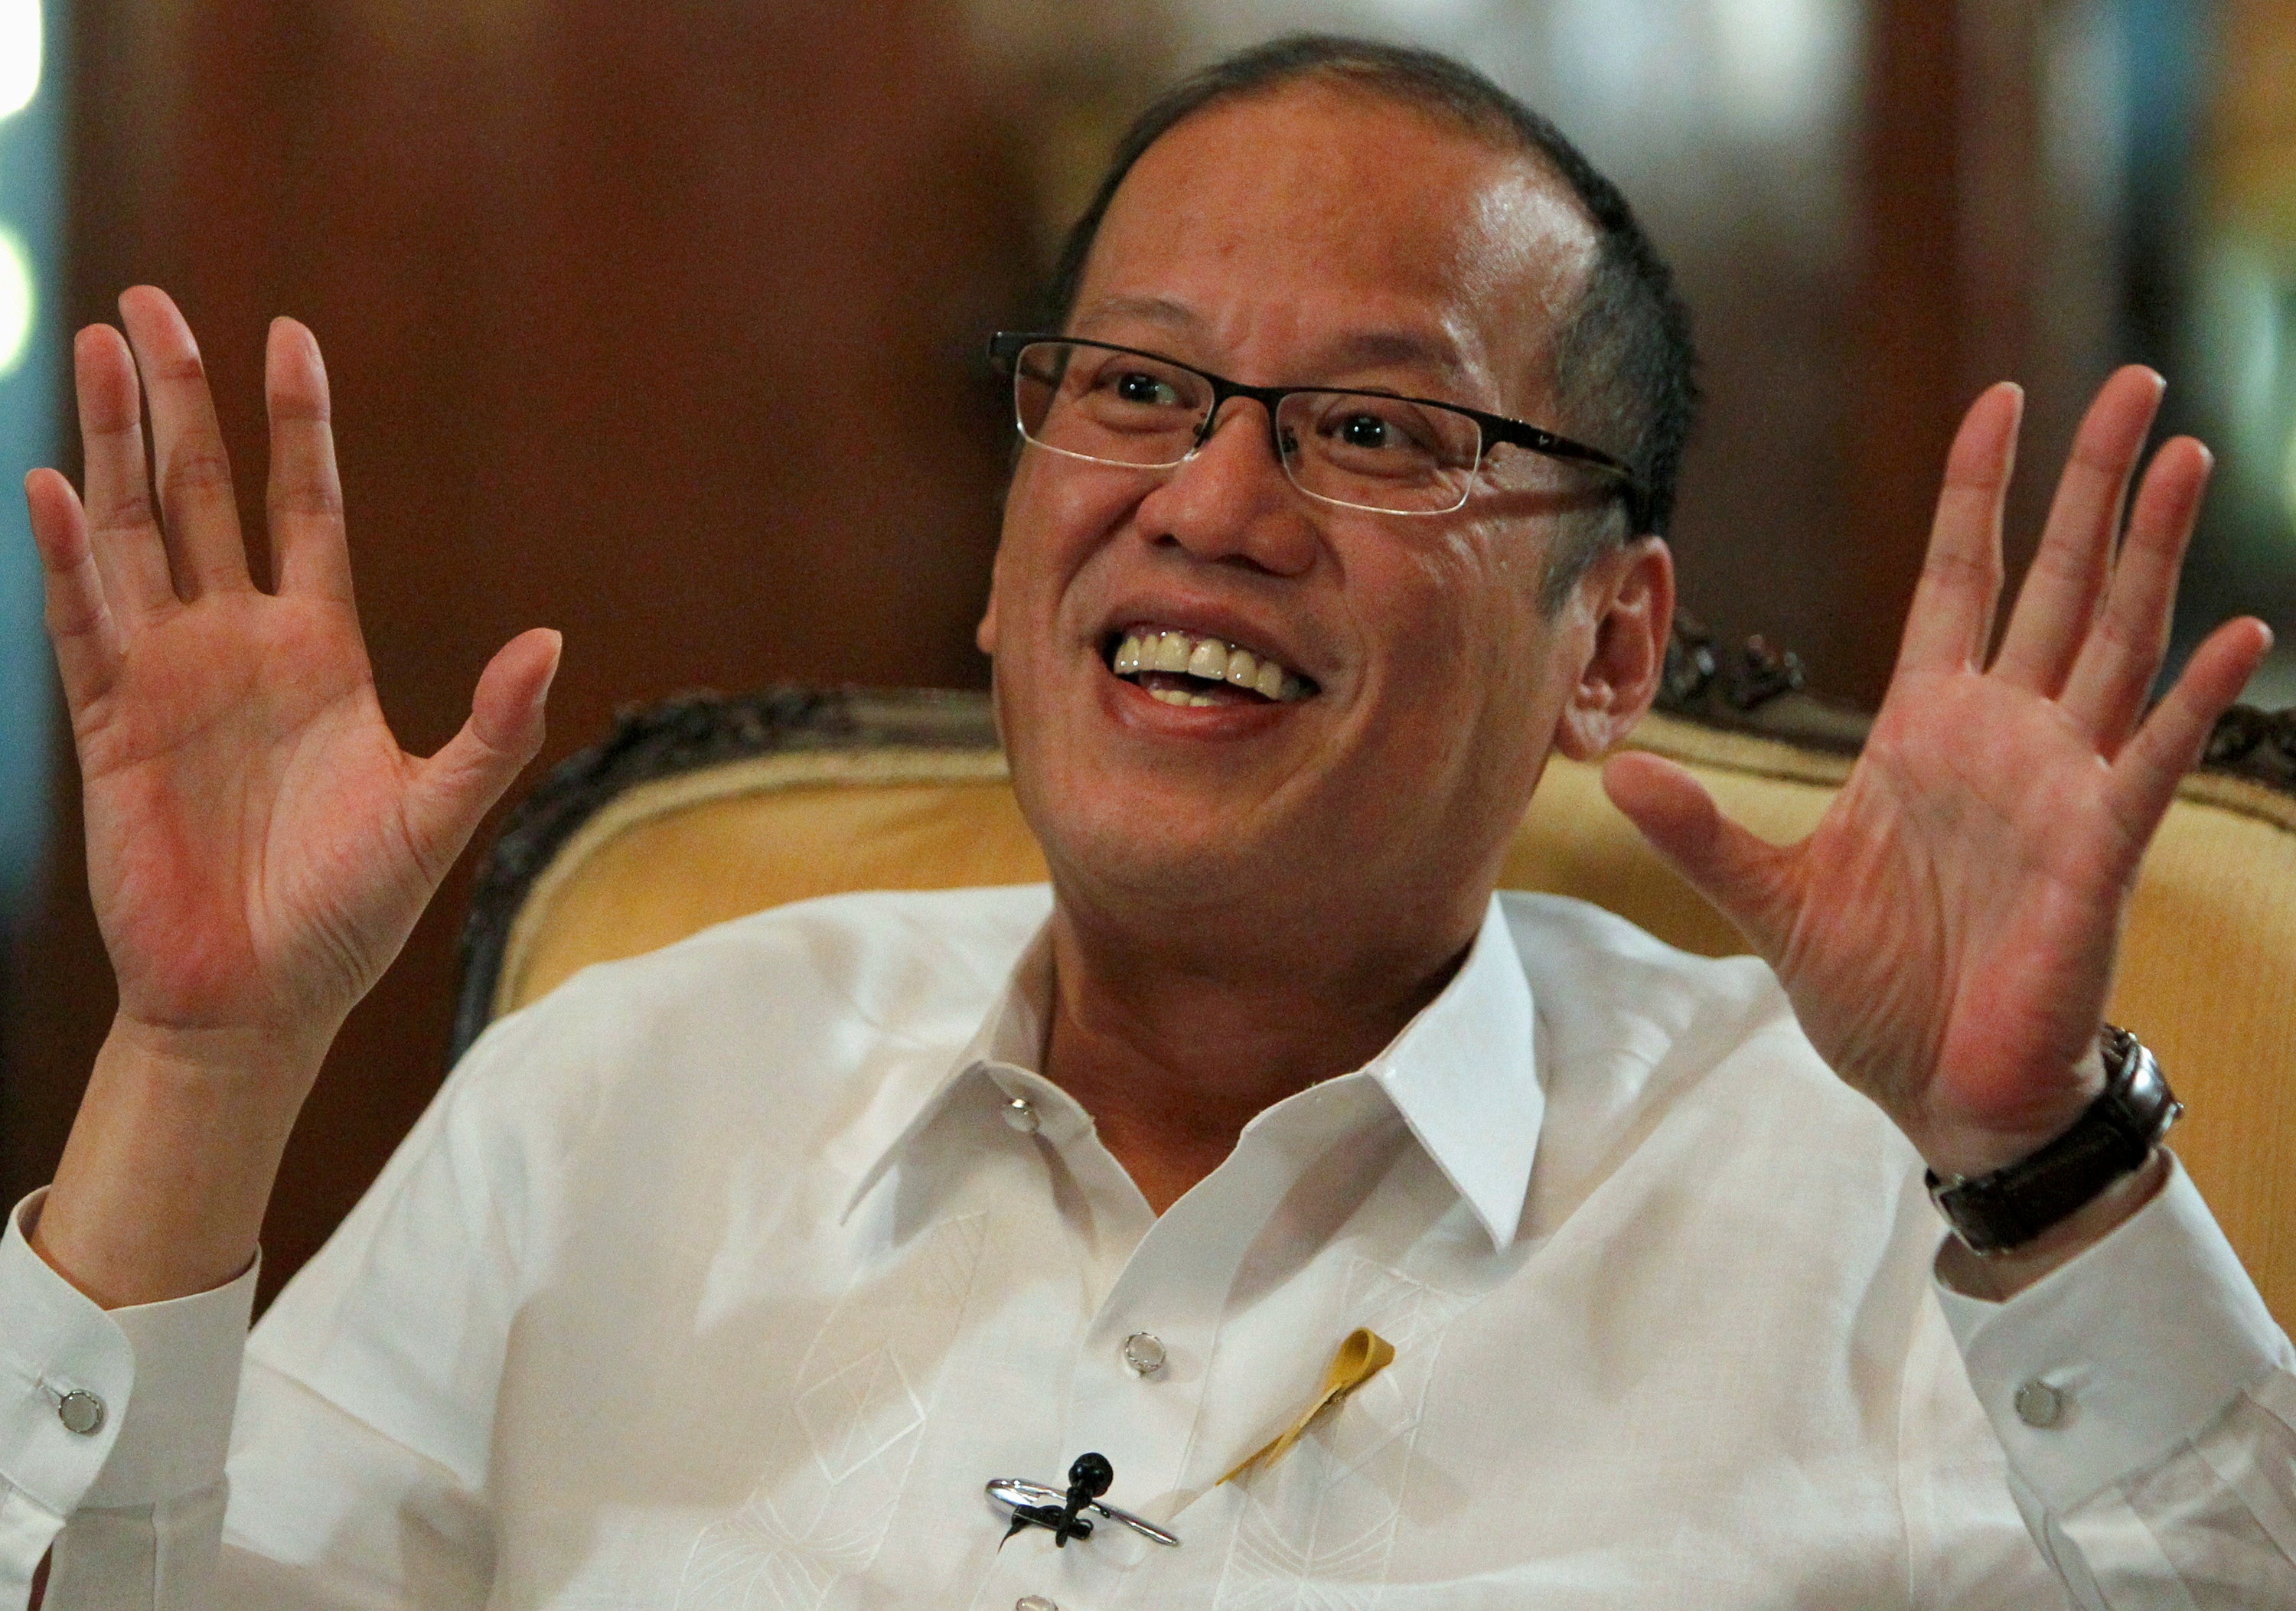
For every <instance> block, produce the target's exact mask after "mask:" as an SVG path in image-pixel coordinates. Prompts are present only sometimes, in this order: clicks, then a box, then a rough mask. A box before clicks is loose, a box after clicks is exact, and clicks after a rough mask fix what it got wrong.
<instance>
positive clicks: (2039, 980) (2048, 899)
mask: <svg viewBox="0 0 2296 1611" xmlns="http://www.w3.org/2000/svg"><path fill="white" fill-rule="evenodd" d="M2160 397H2161V381H2160V378H2159V377H2158V376H2157V375H2155V374H2152V373H2151V372H2150V371H2148V370H2144V369H2137V368H2130V369H2124V370H2122V371H2120V373H2119V374H2115V375H2114V376H2113V377H2112V380H2111V381H2110V382H2107V383H2106V385H2105V386H2104V388H2103V390H2101V391H2100V392H2099V393H2098V395H2097V399H2096V400H2095V403H2094V404H2093V405H2092V406H2091V407H2090V409H2089V412H2088V415H2087V419H2086V420H2085V421H2084V422H2083V423H2082V425H2081V429H2080V432H2079V437H2078V439H2077V440H2076V441H2075V443H2074V447H2073V452H2072V456H2071V462H2070V463H2069V464H2068V465H2067V466H2066V469H2065V473H2064V475H2063V477H2062V480H2061V481H2059V483H2058V487H2057V492H2056V497H2055V501H2054V505H2053V506H2052V508H2051V510H2050V514H2049V519H2048V524H2047V526H2046V530H2045V531H2044V533H2043V536H2042V539H2041V545H2040V548H2039V551H2038V555H2037V556H2036V557H2035V560H2034V563H2033V567H2032V571H2031V572H2030V576H2029V577H2028V579H2027V580H2026V583H2025V586H2024V588H2023V590H2022V592H2021V596H2020V597H2019V598H2018V601H2017V604H2016V609H2015V612H2014V613H2013V615H2012V617H2011V619H2010V623H2009V629H2008V631H2007V633H2006V635H2005V638H2004V641H2003V645H2002V648H2001V652H2000V653H1999V654H1998V655H1997V657H1996V658H1995V659H1994V661H1993V662H1992V664H1991V666H1990V667H1988V666H1987V664H1986V652H1987V645H1988V644H1989V641H1990V638H1991V636H1992V626H1993V621H1994V610H1995V606H1996V604H1997V601H1998V598H1999V596H2000V592H2001V585H2002V560H2001V522H2002V506H2003V501H2004V498H2005V495H2006V492H2007V489H2008V485H2009V478H2010V473H2011V468H2012V465H2013V461H2014V457H2015V445H2016V437H2017V426H2018V420H2019V416H2020V414H2021V405H2022V398H2021V394H2020V393H2019V392H2018V390H2016V389H2015V388H2014V387H2013V386H2006V385H2004V386H1997V387H1995V388H1993V389H1992V390H1989V391H1988V392H1987V393H1986V394H1985V395H1984V396H1983V397H1981V398H1980V399H1978V401H1977V403H1976V404H1975V405H1974V406H1973V407H1972V408H1971V409H1970V411H1969V415H1968V416H1967V418H1966V419H1965V420H1964V422H1963V424H1962V427H1961V431H1960V433H1959V435H1958V436H1957V438H1956V440H1955V443H1954V447H1953V451H1952V455H1951V456H1950V459H1949V460H1948V464H1947V468H1946V477H1945V488H1944V491H1943V494H1942V495H1941V497H1940V498H1939V504H1938V511H1937V519H1936V524H1935V527H1934V529H1933V531H1932V534H1931V540H1930V549H1929V559H1928V563H1927V566H1926V568H1925V570H1924V571H1923V577H1922V580H1921V584H1920V587H1919V589H1918V590H1917V592H1916V594H1915V600H1914V605H1913V610H1912V612H1911V614H1910V616H1909V617H1908V620H1907V626H1906V633H1905V638H1904V643H1903V645H1902V648H1901V650H1900V652H1899V655H1898V665H1897V670H1896V672H1895V674H1894V675H1893V677H1892V678H1891V681H1890V688H1889V692H1888V695H1887V696H1886V697H1885V698H1884V700H1883V702H1882V709H1881V711H1880V713H1879V715H1878V716H1877V718H1876V719H1875V721H1874V729H1873V732H1872V735H1871V736H1870V737H1869V738H1868V739H1867V741H1866V748H1865V752H1864V753H1863V755H1862V756H1861V757H1860V759H1859V760H1858V762H1857V766H1856V768H1855V769H1853V770H1852V772H1851V773H1850V776H1849V781H1848V782H1847V784H1845V785H1844V786H1843V787H1842V789H1841V792H1840V793H1839V795H1838V796H1837V797H1836V799H1835V800H1834V801H1833V806H1832V808H1831V809H1830V810H1828V811H1827V812H1826V814H1825V818H1823V819H1822V820H1821V821H1820V822H1819V824H1818V826H1817V828H1816V832H1814V833H1813V834H1811V835H1810V836H1809V837H1808V839H1806V840H1804V841H1802V842H1800V843H1799V844H1795V845H1790V846H1774V845H1771V844H1767V843H1766V842H1763V841H1761V840H1759V839H1758V838H1756V837H1755V836H1754V835H1752V834H1749V833H1748V832H1746V831H1745V830H1744V829H1743V828H1742V827H1740V826H1737V825H1735V824H1734V823H1732V822H1729V821H1728V820H1726V818H1723V817H1722V816H1721V815H1720V813H1719V812H1718V810H1716V808H1715V806H1714V804H1713V801H1711V799H1710V797H1709V796H1708V795H1707V794H1706V793H1705V791H1704V790H1703V789H1702V788H1701V787H1700V786H1699V785H1697V784H1696V783H1695V782H1694V781H1693V779H1692V778H1691V777H1689V775H1688V774H1687V773H1685V772H1684V771H1682V770H1681V769H1679V768H1677V767H1674V766H1672V765H1670V764H1669V763H1668V762H1665V761H1662V760H1659V759H1657V758H1656V757H1653V756H1649V755H1642V754H1625V755H1620V756H1619V757H1617V758H1615V759H1613V760H1611V763H1610V765H1609V767H1608V768H1607V769H1606V770H1605V772H1604V777H1603V781H1604V784H1605V785H1606V787H1607V788H1608V790H1609V792H1610V794H1611V799H1612V801H1615V802H1616V803H1617V805H1618V806H1619V807H1620V810H1623V811H1625V812H1626V814H1627V815H1628V817H1629V818H1632V819H1633V820H1634V821H1635V823H1636V826H1639V827H1640V828H1641V829H1642V831H1643V833H1644V835H1645V836H1646V837H1647V838H1648V839H1649V840H1650V842H1652V845H1653V846H1655V847H1656V848H1657V850H1658V851H1659V852H1660V853H1661V855H1662V856H1664V857H1665V858H1666V859H1668V860H1669V861H1670V862H1672V863H1673V864H1674V866H1675V867H1677V868H1678V869H1679V870H1680V871H1681V872H1682V873H1683V874H1684V875H1685V876H1686V877H1687V878H1689V880H1690V881H1691V882H1692V883H1693V884H1695V885H1696V886H1697V887H1698V888H1699V889H1700V890H1701V891H1702V892H1703V893H1705V895H1706V896H1707V897H1708V898H1709V899H1710V900H1712V901H1713V902H1714V903H1715V905H1716V906H1718V908H1720V909H1721V910H1722V911H1723V913H1724V914H1725V915H1726V916H1728V917H1730V918H1731V920H1732V921H1733V922H1734V923H1735V924H1736V925H1738V927H1739V928H1740V929H1741V930H1742V931H1743V933H1745V935H1746V936H1747V938H1748V940H1749V941H1751V942H1752V944H1753V945H1754V947H1755V948H1756V949H1758V950H1759V952H1760V953H1761V954H1762V955H1763V956H1764V957H1765V958H1767V959H1768V961H1769V962H1770V963H1771V965H1772V966H1774V967H1775V969H1776V970H1777V973H1778V976H1779V979H1780V980H1781V981H1782V982H1783V983H1784V986H1785V989H1786V991H1787V994H1788V996H1789V997H1790V999H1792V1003H1793V1006H1794V1010H1795V1012H1796V1014H1797V1015H1798V1016H1799V1017H1800V1021H1801V1023H1802V1026H1803V1028H1804V1030H1805V1031H1806V1032H1807V1033H1808V1035H1809V1038H1810V1040H1811V1042H1812V1043H1813V1044H1814V1045H1815V1046H1816V1048H1817V1050H1818V1051H1819V1053H1820V1054H1821V1055H1822V1056H1825V1059H1826V1060H1827V1062H1828V1063H1829V1064H1831V1065H1832V1066H1833V1068H1834V1069H1835V1071H1836V1072H1838V1073H1840V1074H1841V1076H1842V1077H1843V1078H1844V1079H1845V1080H1847V1081H1849V1082H1850V1083H1851V1084H1852V1085H1854V1086H1856V1087H1857V1089H1860V1090H1862V1091H1864V1092H1865V1093H1866V1095H1867V1096H1869V1097H1872V1098H1873V1099H1874V1101H1875V1102H1877V1103H1878V1104H1880V1105H1881V1106H1882V1109H1883V1110H1884V1111H1885V1112H1887V1113H1888V1114H1890V1117H1891V1118H1893V1119H1894V1120H1895V1121H1896V1122H1898V1125H1899V1126H1900V1127H1901V1128H1902V1129H1903V1130H1905V1132H1906V1134H1907V1136H1908V1137H1909V1138H1911V1139H1912V1140H1913V1142H1914V1144H1915V1146H1916V1147H1918V1148H1919V1149H1920V1150H1921V1152H1922V1154H1923V1156H1924V1157H1925V1158H1927V1159H1928V1160H1929V1162H1930V1163H1931V1167H1933V1168H1935V1169H1937V1170H1938V1171H1939V1172H1940V1173H1952V1174H1976V1173H1981V1172H1984V1171H1989V1170H1990V1169H1994V1168H1997V1167H1998V1166H2000V1165H2001V1164H2003V1163H2008V1162H2011V1161H2013V1160H2014V1159H2016V1158H2019V1157H2021V1156H2023V1155H2027V1154H2029V1153H2030V1152H2032V1151H2034V1150H2035V1149H2036V1148H2038V1147H2040V1146H2041V1145H2043V1144H2044V1143H2046V1141H2048V1140H2049V1139H2050V1138H2052V1137H2054V1136H2055V1135H2056V1134H2058V1133H2060V1132H2061V1131H2062V1130H2065V1129H2066V1128H2068V1127H2069V1126H2070V1125H2071V1123H2072V1122H2073V1121H2074V1120H2075V1119H2076V1118H2077V1117H2078V1116H2079V1113H2080V1110H2081V1109H2082V1107H2083V1106H2086V1104H2087V1101H2088V1100H2089V1099H2090V1097H2093V1096H2094V1095H2095V1089H2096V1084H2097V1080H2098V1075H2097V1073H2096V1072H2095V1066H2094V1063H2093V1061H2090V1062H2088V1063H2087V1064H2086V1065H2085V1063H2084V1060H2085V1058H2086V1057H2087V1052H2088V1050H2089V1048H2090V1047H2091V1045H2092V1043H2093V1041H2094V1039H2095V1035H2096V1033H2097V1031H2098V1028H2099V1026H2100V1024H2101V1022H2102V1019H2103V1011H2104V1004H2105V999H2106V996H2107V994H2108V992H2109V990H2110V989H2111V985H2112V971H2113V959H2114V954H2115V950H2116V948H2117V946H2118V943H2119V940H2120V929H2121V920H2122V915H2123V912H2124V910H2125V908H2126V907H2127V904H2128V896H2129V892H2130V890H2131V888H2132V887H2133V885H2134V884H2135V881H2136V871H2137V863H2138V861H2139V859H2140V858H2141V857H2142V856H2143V854H2144V847H2145V845H2146V844H2147V843H2148V842H2150V840H2151V839H2152V837H2153V832H2154V830H2155V829H2156V828H2157V827H2158V826H2159V825H2160V822H2161V817H2162V815H2163V814H2164V813H2165V812H2166V811H2167V810H2168V808H2169V802H2170V801H2171V800H2172V799H2173V798H2174V795H2175V793H2176V788H2177V781H2178V779H2179V778H2181V777H2183V776H2184V774H2185V772H2186V771H2187V770H2189V769H2191V767H2192V766H2193V764H2194V761H2195V760H2197V759H2198V757H2199V754H2200V751H2201V747H2202V744H2203V743H2204V742H2205V741H2206V738H2207V736H2208V732H2209V729H2210V725H2211V724H2212V723H2213V722H2214V721H2215V719H2216V718H2217V717H2218V715H2219V714H2220V713H2221V712H2222V711H2224V710H2225V709H2226V706H2228V705H2229V704H2230V703H2232V701H2233V700H2234V698H2235V697H2236V696H2237V695H2238V694H2239V692H2240V689H2241V687H2242V686H2243V684H2245V683H2246V681H2247V680H2248V678H2250V676H2251V675H2252V674H2253V672H2254V671H2255V670H2256V667H2257V665H2258V664H2259V662H2260V661H2261V660H2262V659H2263V657H2264V655H2265V653H2266V652H2267V650H2268V649H2269V648H2270V646H2271V635H2270V633H2269V632H2268V631H2267V629H2266V628H2265V626H2264V624H2263V623H2262V622H2261V621H2254V620H2241V621H2232V622H2230V623H2227V624H2226V625H2225V626H2223V627H2221V628H2219V629H2218V630H2217V631H2216V633H2215V634H2214V635H2213V636H2211V637H2210V638H2209V639H2208V640H2207V641H2206V642H2205V643H2203V644H2202V645H2201V647H2200V648H2199V649H2198V650H2197V651H2195V652H2194V655H2193V657H2192V659H2191V661H2190V662H2189V663H2188V664H2187V665H2186V667H2185V670H2184V673H2183V674H2182V676H2180V677H2179V678H2177V682H2176V685H2175V686H2173V687H2172V688H2171V689H2170V690H2169V693H2168V695H2167V696H2166V697H2165V698H2163V699H2162V700H2161V702H2160V703H2159V704H2158V705H2157V706H2156V707H2154V708H2153V710H2152V711H2151V712H2150V713H2149V714H2147V713H2146V711H2145V702H2146V696H2147V694H2148V691H2149V690H2150V689H2151V687H2152V686H2153V678H2155V676H2156V675H2157V674H2158V672H2159V670H2160V667H2161V658H2162V655H2163V653H2164V651H2165V649H2166V645H2167V642H2168V634H2169V613H2170V609H2171V605H2172V604H2173V602H2174V599H2175V595H2176V583H2177V572H2178V570H2179V569H2180V567H2181V565H2182V563H2183V558H2184V552H2185V544H2186V542H2187V541H2188V539H2189V538H2190V537H2191V535H2192V530H2193V523H2194V518H2195V516H2196V515H2197V514H2198V511H2199V507H2200V500H2201V494H2202V489H2203V487H2204V485H2205V483H2206V481H2207V480H2208V473H2209V468H2210V458H2209V455H2208V451H2207V449H2205V448H2202V446H2201V445H2200V444H2199V443H2198V442H2195V441H2194V440H2191V439H2189V438H2179V439H2177V440H2174V441H2171V442H2169V443H2168V444H2166V445H2165V446H2164V447H2162V448H2161V450H2160V451H2159V453H2158V454H2156V455H2155V456H2154V457H2153V463H2152V464H2151V466H2150V467H2149V469H2148V470H2147V472H2146V473H2145V475H2144V481H2143V483H2142V485H2141V487H2140V488H2139V489H2138V490H2137V493H2136V501H2135V505H2134V507H2133V509H2132V510H2131V511H2130V513H2129V516H2128V529H2127V536H2126V538H2125V540H2123V541H2121V542H2120V545H2119V548H2118V553H2117V554H2116V551H2115V540H2114V539H2115V538H2116V535H2118V534H2119V532H2120V528H2121V515H2122V511H2123V508H2124V505H2125V502H2126V499H2127V497H2128V487H2129V482H2130V478H2131V474H2132V471H2133V469H2134V466H2135V464H2136V458H2137V455H2138V453H2139V450H2140V448H2141V447H2142V445H2143V442H2144V436H2145V433H2146V432H2147V431H2148V430H2149V429H2150V427H2151V424H2152V422H2153V415H2154V412H2155V410H2156V409H2157V407H2158V406H2159V402H2160Z"/></svg>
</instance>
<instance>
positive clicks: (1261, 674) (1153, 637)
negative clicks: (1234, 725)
mask: <svg viewBox="0 0 2296 1611" xmlns="http://www.w3.org/2000/svg"><path fill="white" fill-rule="evenodd" d="M1108 669H1109V670H1111V671H1113V672H1114V673H1115V674H1116V675H1117V676H1119V677H1120V678H1124V679H1125V680H1126V681H1127V682H1130V683H1135V684H1137V685H1138V686H1140V687H1141V688H1142V689H1143V690H1144V692H1145V693H1146V694H1147V695H1148V696H1149V697H1150V698H1151V699H1157V700H1161V701H1162V702H1163V703H1166V704H1168V705H1193V706H1196V707H1198V708H1202V707H1206V706H1211V705H1237V704H1296V703H1299V702H1300V700H1303V699H1308V698H1310V697H1312V696H1313V695H1315V694H1316V691H1317V690H1316V683H1315V681H1314V679H1313V678H1307V677H1302V676H1301V675H1300V673H1299V672H1297V671H1294V670H1292V668H1291V667H1289V666H1287V665H1285V664H1283V662H1281V661H1279V660H1277V659H1275V657H1274V656H1273V655H1269V654H1264V653H1259V651H1257V650H1253V649H1247V648H1245V647H1243V646H1242V645H1240V644H1232V643H1230V642H1228V641H1227V640H1226V638H1224V637H1206V636H1205V635H1204V634H1202V633H1201V632H1183V631H1179V630H1177V629H1172V628H1166V627H1158V626H1152V625H1147V624H1143V625H1139V626H1134V627H1128V628H1126V629H1124V630H1122V631H1121V632H1119V633H1118V634H1116V635H1115V637H1114V638H1113V639H1112V640H1111V643H1110V645H1109V649H1108Z"/></svg>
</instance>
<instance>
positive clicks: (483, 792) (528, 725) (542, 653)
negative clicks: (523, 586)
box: [407, 627, 564, 879]
mask: <svg viewBox="0 0 2296 1611" xmlns="http://www.w3.org/2000/svg"><path fill="white" fill-rule="evenodd" d="M563 648H564V644H563V640H562V639H561V638H560V637H559V635H558V634H557V633H555V632H553V631H549V630H547V629H544V628H539V627H537V628H536V629H533V630H532V631H529V632H522V633H521V634H520V635H519V636H518V637H514V638H512V639H511V641H510V642H509V643H507V644H505V645H503V647H502V648H501V649H500V650H499V651H498V652H497V653H496V655H495V657H494V659H493V660H492V661H490V662H488V664H487V669H486V670H484V671H483V672H481V673H480V677H479V686H478V692H477V693H475V694H473V695H471V719H470V720H468V721H466V722H464V723H463V730H462V731H461V732H459V733H457V734H455V736H454V738H453V739H452V740H451V741H450V742H449V743H448V744H447V747H446V748H445V749H443V750H441V751H439V752H438V753H437V754H436V755H433V756H432V757H431V758H430V760H427V761H425V762H424V763H423V764H422V769H421V770H420V771H419V772H418V773H417V774H416V775H415V780H414V789H413V791H412V793H411V794H410V796H409V799H408V801H407V830H408V838H409V841H410V842H412V843H413V844H414V847H415V853H416V854H417V855H418V856H420V857H421V858H422V862H423V865H424V866H425V867H427V868H428V869H430V874H431V876H432V877H433V878H434V879H436V878H442V877H444V876H445V875H446V872H447V867H449V866H450V865H452V863H453V862H454V859H455V857H457V856H459V855H461V854H462V853H463V846H464V845H465V844H468V843H469V842H470V839H471V832H472V831H473V830H474V829H476V828H477V826H479V819H480V818H481V817H484V816H485V815H486V814H487V809H488V807H489V806H491V805H493V804H494V802H495V801H497V800H499V799H500V798H501V797H502V792H503V791H504V789H506V788H508V787H510V785H511V780H512V778H514V777H517V776H518V774H519V770H520V769H521V768H522V767H524V766H525V765H526V763H527V762H528V761H529V760H533V759H534V754H535V752H536V751H537V750H539V749H540V748H541V747H542V734H543V707H544V705H545V703H546V702H547V701H548V699H549V697H550V684H551V679H552V678H554V677H556V676H557V675H558V661H559V656H560V654H561V653H562V650H563Z"/></svg>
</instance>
